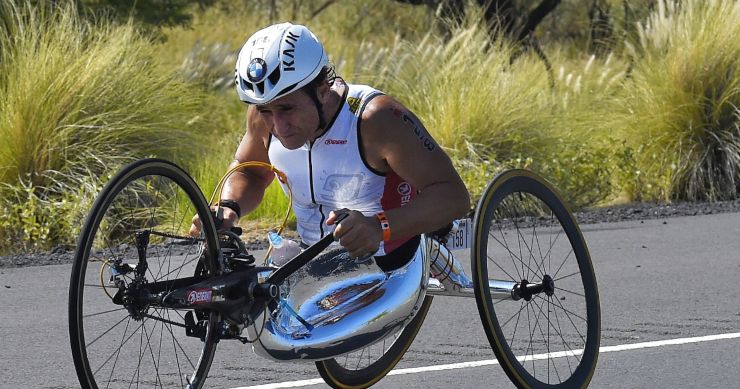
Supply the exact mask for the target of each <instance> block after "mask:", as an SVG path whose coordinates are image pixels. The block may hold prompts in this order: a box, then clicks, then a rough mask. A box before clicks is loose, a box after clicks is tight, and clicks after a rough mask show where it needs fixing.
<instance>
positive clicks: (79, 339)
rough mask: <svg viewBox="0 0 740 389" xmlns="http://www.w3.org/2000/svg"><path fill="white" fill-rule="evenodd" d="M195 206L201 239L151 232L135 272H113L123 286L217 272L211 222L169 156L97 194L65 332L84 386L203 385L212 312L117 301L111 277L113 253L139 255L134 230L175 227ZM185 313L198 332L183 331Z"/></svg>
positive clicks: (211, 347)
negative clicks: (199, 326)
mask: <svg viewBox="0 0 740 389" xmlns="http://www.w3.org/2000/svg"><path fill="white" fill-rule="evenodd" d="M196 213H197V214H198V215H199V216H200V218H201V220H202V221H203V225H204V226H203V234H202V235H201V237H202V238H203V239H198V240H195V239H190V240H189V241H188V240H185V239H180V238H174V237H172V236H167V235H160V234H157V233H152V234H151V235H150V242H149V244H148V245H147V247H148V249H147V254H146V258H147V260H146V263H147V264H148V268H147V270H146V272H145V273H144V274H142V275H140V276H139V278H138V280H136V273H137V272H136V270H133V271H129V272H128V273H126V274H124V275H116V276H115V279H116V280H117V281H116V282H118V284H119V285H125V289H126V290H132V289H131V288H132V286H133V285H144V287H145V285H146V283H148V282H152V281H155V280H156V281H160V280H174V279H177V278H179V277H192V276H193V275H195V276H197V277H202V278H206V277H208V276H209V275H212V274H217V273H219V272H220V268H219V265H218V251H219V248H218V239H217V236H216V232H215V231H216V228H215V225H214V222H213V219H212V217H211V216H210V210H209V206H208V203H207V202H206V200H205V198H204V197H203V194H202V193H201V192H200V190H199V189H198V186H197V185H196V183H195V182H194V181H193V179H192V178H190V177H189V176H188V174H187V173H185V172H184V171H183V170H182V169H180V168H179V167H177V166H176V165H174V164H171V163H169V162H167V161H163V160H157V159H145V160H140V161H137V162H134V163H132V164H130V165H128V166H126V167H125V168H124V169H122V170H121V171H120V172H119V173H118V174H117V175H116V176H115V177H113V179H112V180H111V181H110V182H109V183H108V184H107V185H106V186H105V188H104V189H103V191H102V192H101V193H100V194H99V195H98V197H97V199H96V200H95V203H94V205H93V209H92V211H91V212H90V214H89V215H88V218H87V221H86V222H85V225H84V226H83V228H82V230H81V233H80V237H79V241H78V244H77V251H76V253H75V262H74V266H73V268H72V276H71V280H70V289H69V336H70V341H71V345H72V356H73V359H74V363H75V369H76V370H77V376H78V378H79V380H80V386H81V387H83V388H97V387H98V386H100V387H103V388H105V387H121V386H128V387H137V388H141V387H150V386H154V387H181V388H183V387H185V388H201V387H202V386H203V383H204V381H205V379H206V376H207V373H208V370H209V369H210V366H211V362H212V361H213V355H214V353H215V351H216V340H217V339H216V337H215V336H216V331H215V328H216V325H217V323H218V322H219V321H220V318H219V315H218V314H217V313H214V312H208V311H205V312H204V311H198V312H193V313H195V315H193V313H188V311H186V310H170V309H164V308H156V307H150V306H148V305H147V306H143V305H141V304H140V305H138V306H133V305H132V304H129V305H128V306H125V305H126V304H121V303H120V301H119V303H114V302H113V297H114V296H116V293H118V292H119V287H118V286H117V285H115V284H113V283H112V282H113V281H112V280H114V274H113V264H114V263H115V261H117V260H118V261H119V263H121V264H128V265H137V264H138V263H139V256H138V253H137V246H136V243H135V238H134V236H135V232H136V231H155V232H159V233H166V234H170V235H178V236H182V235H184V234H185V232H186V231H187V230H186V229H187V228H189V226H190V220H191V218H192V216H193V215H195V214H196ZM124 266H125V265H124ZM119 268H120V267H119ZM141 268H142V269H143V268H144V267H143V266H141ZM119 296H120V295H119ZM186 315H192V316H193V317H195V316H197V317H198V319H200V320H204V321H203V322H204V323H206V324H205V328H206V331H205V336H204V338H203V340H201V339H199V338H196V337H186V336H185V329H184V328H183V327H184V321H185V316H186ZM198 319H195V320H198Z"/></svg>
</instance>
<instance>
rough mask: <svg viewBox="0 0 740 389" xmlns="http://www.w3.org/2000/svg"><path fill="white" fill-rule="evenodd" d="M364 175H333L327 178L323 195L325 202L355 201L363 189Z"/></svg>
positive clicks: (321, 195)
mask: <svg viewBox="0 0 740 389" xmlns="http://www.w3.org/2000/svg"><path fill="white" fill-rule="evenodd" d="M363 182H364V178H363V176H362V174H331V175H329V176H327V177H326V180H325V181H324V186H323V188H322V189H323V190H322V193H321V194H320V195H319V197H321V199H323V200H324V201H333V202H344V201H349V200H355V199H356V198H357V197H358V196H359V194H360V189H361V188H362V183H363Z"/></svg>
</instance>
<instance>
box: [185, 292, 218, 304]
mask: <svg viewBox="0 0 740 389" xmlns="http://www.w3.org/2000/svg"><path fill="white" fill-rule="evenodd" d="M212 295H213V291H212V290H211V289H195V290H191V291H190V292H188V303H190V304H201V303H210V302H211V296H212Z"/></svg>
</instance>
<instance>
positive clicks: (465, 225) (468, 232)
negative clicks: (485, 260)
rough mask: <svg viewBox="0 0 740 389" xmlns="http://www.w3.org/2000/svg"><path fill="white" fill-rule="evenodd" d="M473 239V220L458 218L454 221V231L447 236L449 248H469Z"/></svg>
mask: <svg viewBox="0 0 740 389" xmlns="http://www.w3.org/2000/svg"><path fill="white" fill-rule="evenodd" d="M472 239H473V221H472V220H470V219H458V220H455V221H454V222H453V227H452V231H450V234H449V235H448V236H447V249H448V250H464V249H469V248H470V244H471V243H472Z"/></svg>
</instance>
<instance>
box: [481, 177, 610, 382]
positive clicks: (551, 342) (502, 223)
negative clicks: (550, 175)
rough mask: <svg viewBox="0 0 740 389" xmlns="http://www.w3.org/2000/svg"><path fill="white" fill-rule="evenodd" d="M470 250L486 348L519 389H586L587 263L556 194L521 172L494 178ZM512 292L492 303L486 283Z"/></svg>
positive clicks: (590, 365)
mask: <svg viewBox="0 0 740 389" xmlns="http://www.w3.org/2000/svg"><path fill="white" fill-rule="evenodd" d="M474 228H475V232H474V236H475V238H474V244H473V247H472V251H471V260H472V269H473V278H474V283H475V297H476V301H477V304H478V310H479V313H480V317H481V320H482V321H483V327H484V328H485V331H486V335H487V336H488V340H489V343H490V344H491V347H492V348H493V351H494V353H495V354H496V357H497V358H498V361H499V363H500V364H501V367H502V368H503V369H504V371H505V372H506V374H507V375H508V376H509V378H510V379H511V381H512V382H513V383H514V384H515V385H516V386H517V387H519V388H584V387H586V386H588V384H589V382H590V381H591V377H592V375H593V372H594V369H595V367H596V360H597V358H598V352H599V341H600V333H601V327H600V326H601V325H600V322H601V318H600V311H599V294H598V290H597V286H596V277H595V275H594V270H593V266H592V264H591V257H590V255H589V252H588V248H587V247H586V242H585V241H584V239H583V235H582V234H581V231H580V230H579V228H578V225H577V223H576V220H575V218H574V217H573V215H572V214H571V213H570V211H569V210H568V208H567V207H566V206H565V205H564V204H563V201H562V200H561V199H560V196H559V195H558V193H557V192H556V191H555V190H554V189H553V188H552V187H551V186H550V184H549V183H547V182H546V181H545V180H544V179H542V178H541V177H539V176H537V175H535V174H534V173H532V172H529V171H526V170H509V171H506V172H504V173H502V174H500V175H498V176H497V177H496V178H494V180H493V181H492V182H491V184H490V185H489V186H488V188H486V191H485V192H484V194H483V196H482V197H481V199H480V202H479V204H478V208H477V211H476V214H475V221H474ZM492 280H497V281H503V282H504V283H508V285H510V286H511V289H512V291H513V292H512V293H511V295H510V296H503V297H502V296H501V295H500V294H499V295H497V296H496V297H497V299H496V300H495V301H494V299H493V298H492V297H494V296H493V294H492V288H491V287H490V285H491V283H490V281H492Z"/></svg>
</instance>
